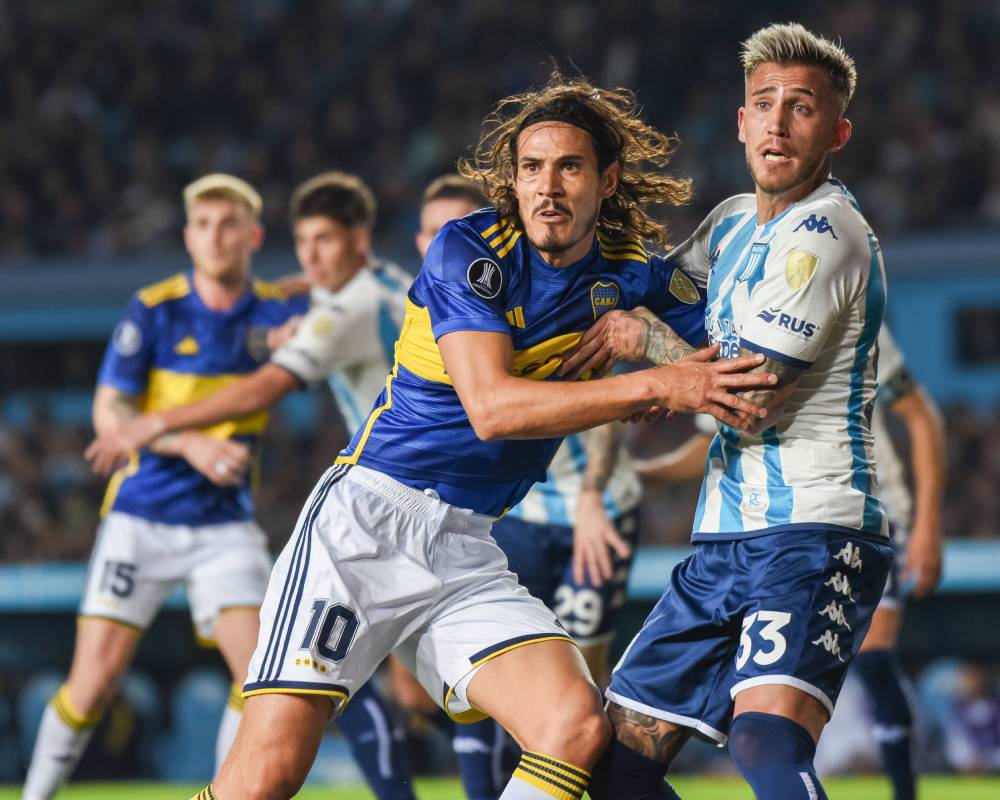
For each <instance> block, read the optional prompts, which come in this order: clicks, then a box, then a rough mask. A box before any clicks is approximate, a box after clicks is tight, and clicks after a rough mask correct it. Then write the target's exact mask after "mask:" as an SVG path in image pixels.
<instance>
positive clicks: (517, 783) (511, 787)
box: [500, 750, 590, 800]
mask: <svg viewBox="0 0 1000 800" xmlns="http://www.w3.org/2000/svg"><path fill="white" fill-rule="evenodd" d="M589 781H590V773H589V772H587V771H586V770H583V769H580V768H579V767H574V766H573V765H572V764H569V763H567V762H565V761H560V760H558V759H554V758H550V757H549V756H546V755H543V754H541V753H532V752H529V751H527V750H526V751H525V752H524V753H523V754H522V755H521V761H520V762H519V763H518V765H517V769H515V770H514V775H513V777H512V778H511V779H510V782H509V783H508V784H507V786H506V788H504V790H503V793H502V794H501V795H500V800H553V798H555V800H580V797H582V796H583V792H584V790H585V789H586V788H587V783H588V782H589Z"/></svg>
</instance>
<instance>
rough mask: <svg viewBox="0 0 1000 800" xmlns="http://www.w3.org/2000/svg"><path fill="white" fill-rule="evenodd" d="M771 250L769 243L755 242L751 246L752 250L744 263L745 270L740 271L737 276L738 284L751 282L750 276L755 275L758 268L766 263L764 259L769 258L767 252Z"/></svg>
mask: <svg viewBox="0 0 1000 800" xmlns="http://www.w3.org/2000/svg"><path fill="white" fill-rule="evenodd" d="M770 248H771V245H770V244H768V243H767V242H754V244H752V245H751V246H750V250H749V251H748V252H747V259H746V261H745V262H744V263H743V269H741V270H740V274H739V275H737V276H736V280H737V282H742V281H747V280H750V276H751V275H753V274H754V273H755V272H756V271H757V268H758V267H760V265H761V264H763V263H764V259H766V258H767V251H768V250H769V249H770Z"/></svg>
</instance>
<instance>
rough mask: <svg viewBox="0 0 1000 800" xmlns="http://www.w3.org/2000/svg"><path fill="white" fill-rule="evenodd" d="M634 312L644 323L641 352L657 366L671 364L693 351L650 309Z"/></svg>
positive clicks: (693, 349) (693, 350)
mask: <svg viewBox="0 0 1000 800" xmlns="http://www.w3.org/2000/svg"><path fill="white" fill-rule="evenodd" d="M634 313H635V315H636V316H637V317H639V318H640V319H641V320H642V321H643V322H644V323H645V325H644V328H643V334H642V344H641V346H642V354H643V356H644V357H645V358H647V359H648V360H649V361H651V362H652V363H654V364H657V365H659V366H662V365H664V364H673V363H674V362H675V361H680V360H681V359H682V358H684V357H685V356H689V355H691V354H692V353H693V352H695V348H693V347H692V346H691V345H689V344H688V343H687V342H685V341H684V340H683V339H682V338H681V337H680V336H678V335H677V334H676V333H674V331H673V329H672V328H671V327H670V326H669V325H667V324H665V323H664V322H663V321H662V320H661V319H660V318H659V317H657V316H656V315H655V314H653V313H652V312H651V311H646V310H642V311H636V312H634Z"/></svg>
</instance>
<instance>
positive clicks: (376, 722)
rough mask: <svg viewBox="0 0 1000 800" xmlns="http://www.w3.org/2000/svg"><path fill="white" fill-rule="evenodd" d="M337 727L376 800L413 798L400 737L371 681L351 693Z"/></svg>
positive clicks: (404, 748)
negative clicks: (351, 695) (349, 700)
mask: <svg viewBox="0 0 1000 800" xmlns="http://www.w3.org/2000/svg"><path fill="white" fill-rule="evenodd" d="M337 727H338V728H340V732H341V733H342V734H344V738H345V739H347V743H348V744H349V745H350V747H351V753H352V754H353V755H354V760H355V761H356V762H357V764H358V767H360V769H361V772H362V773H363V774H364V776H365V780H366V781H368V785H369V786H370V787H371V790H372V792H374V793H375V797H377V798H378V800H414V795H413V786H412V782H411V780H410V777H411V776H410V765H409V764H408V763H407V760H406V747H405V743H404V739H403V736H402V735H401V734H398V735H397V731H396V730H395V725H394V723H393V720H392V717H391V716H390V714H389V710H388V709H387V708H386V705H385V703H384V702H383V700H382V698H381V697H379V695H378V692H376V691H375V689H374V687H373V686H372V685H371V683H366V684H365V685H364V686H362V687H361V688H360V689H359V690H358V691H357V692H356V693H355V694H354V696H353V697H352V698H351V702H350V703H348V704H347V708H346V709H344V713H342V714H341V715H340V716H339V717H337Z"/></svg>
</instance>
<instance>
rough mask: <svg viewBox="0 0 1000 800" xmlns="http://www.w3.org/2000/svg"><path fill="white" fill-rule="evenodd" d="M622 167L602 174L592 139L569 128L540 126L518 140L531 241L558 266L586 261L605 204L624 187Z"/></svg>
mask: <svg viewBox="0 0 1000 800" xmlns="http://www.w3.org/2000/svg"><path fill="white" fill-rule="evenodd" d="M620 174H621V166H620V165H619V164H618V162H617V161H616V162H614V163H612V164H611V165H610V166H609V167H607V169H605V170H604V171H603V172H601V171H600V170H599V169H598V164H597V153H596V152H595V150H594V142H593V140H592V139H591V138H590V134H589V133H587V132H586V131H584V130H581V129H580V128H577V127H575V126H573V125H569V124H567V123H565V122H539V123H536V124H535V125H531V126H529V127H527V128H525V129H524V130H523V131H522V132H521V135H520V136H519V137H518V138H517V163H516V164H515V172H514V191H515V193H516V194H517V204H518V213H519V214H520V217H521V222H522V224H523V225H524V231H525V234H526V235H527V237H528V240H529V241H530V242H531V243H532V244H533V245H534V246H535V248H536V249H537V250H538V251H539V252H541V254H542V257H543V258H544V259H545V260H546V261H548V262H549V263H550V264H552V265H553V266H568V265H569V264H573V263H575V262H576V261H579V260H580V259H581V258H583V257H584V256H585V255H586V254H587V251H588V250H589V249H590V246H591V244H592V243H593V238H594V231H595V229H596V227H597V217H598V215H599V213H600V210H601V202H602V201H604V200H605V199H607V198H609V197H611V195H613V194H614V193H615V189H616V188H617V187H618V176H619V175H620Z"/></svg>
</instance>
